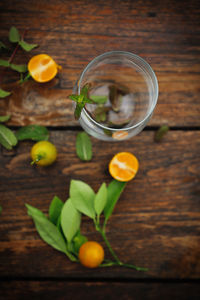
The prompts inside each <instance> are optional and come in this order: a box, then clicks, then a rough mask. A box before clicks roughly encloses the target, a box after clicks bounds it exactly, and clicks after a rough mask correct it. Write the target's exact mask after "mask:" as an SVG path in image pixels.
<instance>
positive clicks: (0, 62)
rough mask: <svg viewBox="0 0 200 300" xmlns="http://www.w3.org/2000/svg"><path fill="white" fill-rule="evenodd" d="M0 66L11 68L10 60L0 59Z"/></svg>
mask: <svg viewBox="0 0 200 300" xmlns="http://www.w3.org/2000/svg"><path fill="white" fill-rule="evenodd" d="M0 66H1V67H9V66H10V63H9V61H8V60H5V59H0Z"/></svg>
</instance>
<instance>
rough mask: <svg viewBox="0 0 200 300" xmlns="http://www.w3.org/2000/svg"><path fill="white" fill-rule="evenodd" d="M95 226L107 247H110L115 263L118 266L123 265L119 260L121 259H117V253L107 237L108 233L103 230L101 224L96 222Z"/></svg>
mask: <svg viewBox="0 0 200 300" xmlns="http://www.w3.org/2000/svg"><path fill="white" fill-rule="evenodd" d="M95 226H96V230H97V231H98V232H99V233H100V234H101V236H102V238H103V239H104V241H105V243H106V246H107V247H108V249H109V251H110V253H111V254H112V256H113V257H114V259H115V261H116V262H117V264H118V265H121V264H122V263H121V261H120V260H119V258H118V257H117V255H116V254H115V252H114V251H113V249H112V247H111V245H110V242H109V241H108V239H107V237H106V233H105V230H102V229H101V227H100V226H99V223H97V222H96V221H95Z"/></svg>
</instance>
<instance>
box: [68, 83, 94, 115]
mask: <svg viewBox="0 0 200 300" xmlns="http://www.w3.org/2000/svg"><path fill="white" fill-rule="evenodd" d="M88 90H89V85H85V86H84V87H83V88H82V89H81V93H80V95H75V94H72V95H69V98H70V99H71V100H73V101H75V102H76V107H75V111H74V117H75V119H76V120H78V119H79V118H80V115H81V111H82V109H83V108H84V107H85V104H86V103H91V104H93V103H94V101H93V100H91V99H90V98H88Z"/></svg>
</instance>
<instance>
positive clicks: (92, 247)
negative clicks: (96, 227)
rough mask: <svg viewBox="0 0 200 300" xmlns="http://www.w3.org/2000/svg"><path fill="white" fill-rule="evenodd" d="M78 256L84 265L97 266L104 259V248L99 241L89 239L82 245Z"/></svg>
mask: <svg viewBox="0 0 200 300" xmlns="http://www.w3.org/2000/svg"><path fill="white" fill-rule="evenodd" d="M78 257H79V260H80V262H81V264H82V265H83V266H85V267H87V268H96V267H98V266H99V265H100V264H101V263H102V261H103V260H104V250H103V247H102V246H101V245H100V244H99V243H97V242H93V241H89V242H86V243H84V244H83V245H82V246H81V247H80V249H79V255H78Z"/></svg>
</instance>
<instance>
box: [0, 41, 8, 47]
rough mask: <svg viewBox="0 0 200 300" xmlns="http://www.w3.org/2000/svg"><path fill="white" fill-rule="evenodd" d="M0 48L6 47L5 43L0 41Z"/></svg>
mask: <svg viewBox="0 0 200 300" xmlns="http://www.w3.org/2000/svg"><path fill="white" fill-rule="evenodd" d="M1 48H4V49H7V47H6V45H5V44H4V43H2V42H1V41H0V49H1Z"/></svg>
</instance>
